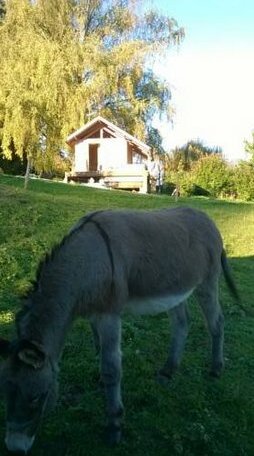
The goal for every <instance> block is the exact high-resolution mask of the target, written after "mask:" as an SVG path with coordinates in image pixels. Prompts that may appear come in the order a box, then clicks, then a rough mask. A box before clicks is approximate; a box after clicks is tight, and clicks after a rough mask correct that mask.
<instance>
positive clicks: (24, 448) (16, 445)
mask: <svg viewBox="0 0 254 456" xmlns="http://www.w3.org/2000/svg"><path fill="white" fill-rule="evenodd" d="M34 438H35V437H34V436H33V437H29V436H27V435H26V434H22V433H21V432H11V431H7V432H6V437H5V445H6V447H7V449H8V450H9V451H12V452H15V451H17V452H18V451H21V452H23V453H28V451H29V450H30V449H31V447H32V445H33V443H34Z"/></svg>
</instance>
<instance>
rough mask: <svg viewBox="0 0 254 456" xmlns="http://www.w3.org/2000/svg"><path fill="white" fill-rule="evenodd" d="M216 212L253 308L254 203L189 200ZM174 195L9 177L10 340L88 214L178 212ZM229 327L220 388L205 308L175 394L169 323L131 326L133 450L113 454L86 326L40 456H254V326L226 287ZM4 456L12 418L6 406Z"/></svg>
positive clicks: (4, 195)
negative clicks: (43, 274)
mask: <svg viewBox="0 0 254 456" xmlns="http://www.w3.org/2000/svg"><path fill="white" fill-rule="evenodd" d="M177 204H178V205H189V206H192V207H197V208H200V209H202V210H204V211H205V212H207V213H208V214H209V215H210V216H211V217H212V218H213V219H214V220H215V222H216V223H217V225H218V226H219V228H220V230H221V232H222V235H223V239H224V243H225V246H226V249H227V252H228V255H229V257H230V263H231V265H232V269H233V273H234V276H235V280H236V282H237V284H238V287H239V290H240V293H241V297H242V302H243V304H244V306H245V307H246V308H247V309H248V310H251V309H252V307H253V305H254V299H253V298H254V293H253V284H254V204H253V203H241V202H228V201H215V200H209V199H204V198H195V199H186V200H183V199H180V200H179V201H178V203H177ZM174 205H175V202H174V200H173V199H172V198H170V197H169V196H167V195H161V196H156V195H139V194H132V193H126V192H120V191H119V192H118V191H102V190H94V189H91V188H86V187H80V186H69V185H65V184H58V183H53V182H44V181H40V180H32V181H31V182H30V183H29V189H28V191H24V190H23V179H21V178H14V177H9V176H3V175H2V176H0V329H1V336H2V337H3V336H9V337H11V336H13V334H14V325H13V317H14V313H15V311H16V310H17V308H18V306H19V299H18V297H19V295H20V294H21V293H23V292H24V291H25V290H26V289H27V288H28V286H29V281H30V280H31V279H33V278H34V276H35V272H36V267H37V264H38V262H39V260H40V258H41V257H42V256H43V255H44V254H45V252H46V251H48V250H49V249H50V248H51V247H52V246H53V245H54V244H55V243H56V242H58V241H59V240H60V239H61V237H62V236H63V235H64V234H65V233H66V232H67V231H68V229H69V228H70V226H71V225H72V224H73V223H75V221H76V220H77V219H78V218H79V217H81V216H82V215H83V214H84V213H86V212H88V211H91V210H95V209H100V208H103V209H106V208H138V209H153V208H159V207H169V206H174ZM221 301H222V304H223V308H224V313H225V318H226V334H225V356H226V368H225V372H224V374H223V376H222V377H221V379H219V380H216V381H215V380H212V379H211V378H209V376H208V375H207V372H208V368H209V340H208V337H207V333H206V329H205V326H204V323H203V319H202V316H201V314H200V312H199V309H197V308H196V306H195V303H194V302H193V305H192V306H191V314H192V324H191V331H190V335H189V339H188V342H187V347H186V351H185V355H184V359H183V362H182V366H181V369H180V371H179V373H178V374H177V375H176V376H175V378H174V379H173V380H172V382H171V385H170V386H169V387H168V388H163V387H161V386H160V385H158V384H157V382H156V381H155V372H156V370H157V369H158V368H159V367H160V365H161V364H162V363H163V361H164V359H165V356H166V352H167V345H168V339H169V332H170V324H169V323H168V318H167V316H165V315H159V316H156V317H142V318H141V317H139V318H127V319H125V320H124V324H123V368H124V378H123V398H124V403H125V409H126V414H125V426H124V439H123V442H122V443H121V445H120V446H119V447H117V448H115V449H114V450H112V449H110V448H108V447H107V446H106V445H105V443H104V441H103V424H104V407H103V397H102V395H101V394H100V393H99V390H98V385H97V376H98V360H97V359H96V358H95V356H94V351H93V346H92V338H91V333H90V329H89V326H88V324H87V322H86V321H84V320H77V321H76V322H75V323H74V325H73V329H72V331H71V332H70V334H69V335H68V338H67V341H66V345H65V350H64V354H63V359H62V362H61V373H60V397H59V403H58V406H57V408H56V410H55V411H54V412H53V413H52V414H51V415H50V416H49V417H48V418H47V419H45V420H44V422H43V425H42V427H41V430H40V432H39V434H38V436H37V439H36V443H35V445H34V448H33V452H32V454H33V455H34V456H39V455H41V456H42V455H47V456H55V455H56V454H57V455H59V456H63V455H66V456H68V455H69V456H70V455H73V456H74V455H75V456H79V455H86V456H92V455H96V456H102V455H103V456H108V455H111V454H112V453H114V454H115V455H116V456H120V455H121V456H127V455H130V454H135V456H141V455H142V456H143V455H145V454H146V455H149V456H150V455H151V456H153V455H155V454H159V455H165V456H166V455H167V456H168V455H171V456H178V455H184V456H199V455H200V456H222V455H223V456H244V455H246V456H252V455H253V454H254V433H253V427H254V382H253V378H254V357H253V347H254V331H253V317H252V316H251V315H250V314H248V313H247V314H246V315H244V314H243V313H242V312H241V310H240V309H239V308H238V307H237V305H236V304H235V303H234V302H233V301H232V299H231V297H230V295H229V293H228V291H227V289H226V286H225V284H224V281H223V280H222V281H221ZM0 423H1V425H0V454H3V453H4V443H3V440H4V409H3V405H2V404H1V406H0Z"/></svg>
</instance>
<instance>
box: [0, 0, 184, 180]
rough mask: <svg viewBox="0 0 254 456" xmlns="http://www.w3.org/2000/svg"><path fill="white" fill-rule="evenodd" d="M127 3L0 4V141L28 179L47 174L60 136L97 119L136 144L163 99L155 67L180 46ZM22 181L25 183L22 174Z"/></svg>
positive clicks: (61, 143)
mask: <svg viewBox="0 0 254 456" xmlns="http://www.w3.org/2000/svg"><path fill="white" fill-rule="evenodd" d="M145 4H146V2H145V1H144V2H142V1H135V0H79V1H78V0H58V1H57V2H52V1H51V0H37V1H29V0H6V2H5V15H4V18H3V20H2V22H0V52H1V66H0V80H1V86H0V140H1V143H2V150H3V153H4V155H5V157H9V156H10V146H11V144H13V146H14V148H15V151H16V153H17V155H18V156H19V157H21V158H24V157H27V160H28V172H29V167H30V166H31V163H32V164H33V166H34V167H35V169H36V170H38V171H41V170H49V169H52V168H53V167H54V163H55V160H56V157H57V156H58V154H59V150H60V149H61V148H64V147H65V139H66V136H67V135H68V134H69V133H70V132H72V131H74V130H75V129H76V128H78V127H80V126H81V125H82V124H83V123H84V122H86V121H87V120H90V119H91V117H92V116H95V115H98V114H101V115H104V116H106V117H108V118H109V119H110V120H112V121H114V122H116V123H117V124H118V125H119V126H121V127H123V128H126V129H127V130H128V131H129V132H130V133H132V134H135V135H137V136H138V137H139V138H140V139H143V140H144V139H145V136H146V134H147V131H148V128H149V127H150V126H151V123H152V119H153V116H154V114H155V113H161V114H163V115H165V116H168V117H169V116H170V89H169V87H168V85H167V84H166V83H165V82H163V81H161V80H160V79H159V78H158V77H157V76H156V75H155V74H154V72H153V71H152V69H151V68H152V64H153V61H154V59H156V58H158V56H159V55H163V53H165V51H166V50H167V49H168V48H169V46H171V45H176V44H178V43H179V42H180V41H181V39H182V38H183V35H184V33H183V30H182V29H180V28H179V27H178V25H177V23H176V22H175V21H174V20H172V19H170V18H168V17H165V16H161V15H160V14H159V13H157V12H154V11H148V10H147V9H145V8H144V10H143V12H142V11H141V8H140V7H141V5H143V6H145ZM27 174H28V173H27Z"/></svg>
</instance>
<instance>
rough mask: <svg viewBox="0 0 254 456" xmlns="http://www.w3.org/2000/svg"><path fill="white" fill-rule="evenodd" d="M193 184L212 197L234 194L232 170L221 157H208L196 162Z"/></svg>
mask: <svg viewBox="0 0 254 456" xmlns="http://www.w3.org/2000/svg"><path fill="white" fill-rule="evenodd" d="M192 179H193V182H195V184H196V185H197V186H198V187H201V188H202V189H205V190H206V191H207V192H209V193H210V195H211V196H214V197H218V196H222V195H223V196H227V195H230V194H232V192H233V178H232V170H231V168H230V167H229V166H228V164H227V163H226V162H225V160H223V158H222V157H221V156H220V155H217V154H216V155H215V154H213V155H207V156H205V157H202V158H201V159H200V160H198V161H197V162H196V164H195V165H194V167H193V170H192Z"/></svg>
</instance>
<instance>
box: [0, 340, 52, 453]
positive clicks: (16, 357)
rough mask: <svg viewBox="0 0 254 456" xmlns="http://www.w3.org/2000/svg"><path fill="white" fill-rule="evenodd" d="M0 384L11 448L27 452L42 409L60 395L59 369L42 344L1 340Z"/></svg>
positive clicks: (47, 407) (8, 443) (6, 440)
mask: <svg viewBox="0 0 254 456" xmlns="http://www.w3.org/2000/svg"><path fill="white" fill-rule="evenodd" d="M0 354H1V355H2V356H4V357H5V358H6V359H5V361H4V362H3V364H2V366H1V371H0V388H1V392H2V394H3V395H4V397H5V400H6V438H5V443H6V446H7V448H8V450H9V451H15V452H17V451H18V452H23V453H27V452H28V451H29V450H30V448H31V447H32V444H33V441H34V438H35V434H36V431H37V429H38V426H39V423H40V420H41V417H42V415H43V413H44V412H45V411H46V410H47V409H49V408H51V407H52V406H53V405H54V403H55V400H56V397H57V372H56V371H57V369H56V368H55V366H53V364H52V363H51V361H50V359H49V357H48V356H47V355H46V353H45V352H44V351H43V348H42V347H41V346H40V345H39V344H38V343H36V342H31V341H27V340H21V341H17V342H16V341H15V342H8V341H5V340H0Z"/></svg>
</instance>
